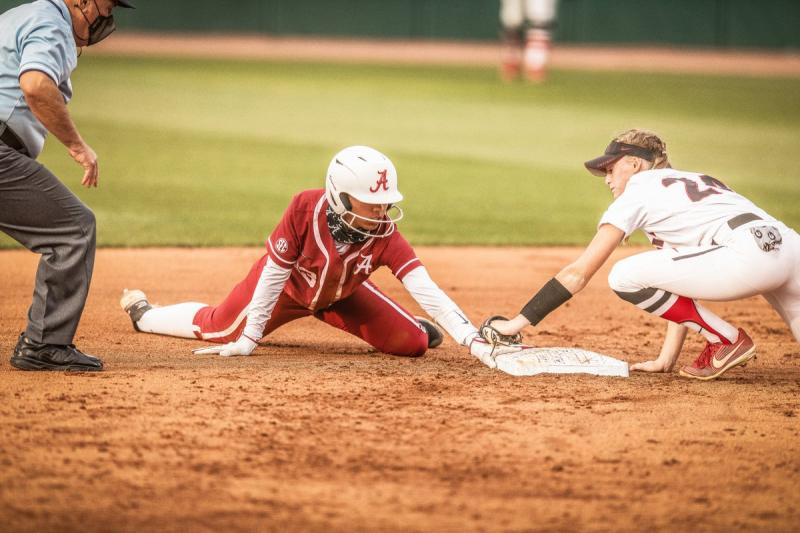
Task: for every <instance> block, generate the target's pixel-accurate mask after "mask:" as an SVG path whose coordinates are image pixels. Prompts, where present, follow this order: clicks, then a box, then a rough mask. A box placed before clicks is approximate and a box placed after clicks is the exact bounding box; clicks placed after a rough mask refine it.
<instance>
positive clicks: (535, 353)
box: [495, 348, 628, 378]
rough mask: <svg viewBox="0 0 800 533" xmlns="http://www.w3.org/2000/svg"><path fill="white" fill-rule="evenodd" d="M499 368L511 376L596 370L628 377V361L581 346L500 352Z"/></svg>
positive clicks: (498, 357) (602, 374)
mask: <svg viewBox="0 0 800 533" xmlns="http://www.w3.org/2000/svg"><path fill="white" fill-rule="evenodd" d="M495 361H496V362H497V369H498V370H502V371H503V372H506V373H507V374H511V375H512V376H535V375H537V374H594V375H595V376H618V377H623V378H626V377H628V363H626V362H625V361H620V360H619V359H614V358H613V357H609V356H607V355H601V354H599V353H595V352H590V351H588V350H581V349H580V348H526V349H524V350H521V351H519V352H514V353H509V354H504V355H498V356H497V357H496V358H495Z"/></svg>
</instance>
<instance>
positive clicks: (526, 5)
mask: <svg viewBox="0 0 800 533" xmlns="http://www.w3.org/2000/svg"><path fill="white" fill-rule="evenodd" d="M557 1H558V0H502V1H501V2H500V23H501V24H502V25H503V27H504V28H519V27H521V26H522V25H523V24H524V23H525V22H526V21H528V22H530V23H531V24H532V25H533V26H534V27H548V26H549V25H551V24H552V23H553V21H554V20H555V18H556V3H557Z"/></svg>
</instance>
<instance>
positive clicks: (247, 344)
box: [192, 335, 258, 357]
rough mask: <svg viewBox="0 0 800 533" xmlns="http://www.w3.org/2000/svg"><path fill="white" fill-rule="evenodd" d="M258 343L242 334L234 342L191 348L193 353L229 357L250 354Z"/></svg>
mask: <svg viewBox="0 0 800 533" xmlns="http://www.w3.org/2000/svg"><path fill="white" fill-rule="evenodd" d="M256 346H258V343H257V342H255V341H254V340H252V339H250V338H249V337H245V336H244V335H242V336H241V337H239V339H238V340H236V342H229V343H228V344H223V345H222V346H207V347H205V348H196V349H194V350H192V353H193V354H195V355H208V354H219V355H221V356H222V357H231V356H233V355H250V354H251V353H253V350H255V349H256Z"/></svg>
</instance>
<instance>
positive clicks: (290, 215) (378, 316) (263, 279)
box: [120, 146, 493, 363]
mask: <svg viewBox="0 0 800 533" xmlns="http://www.w3.org/2000/svg"><path fill="white" fill-rule="evenodd" d="M402 199H403V195H402V194H400V191H399V190H398V187H397V172H396V171H395V167H394V165H393V164H392V162H391V161H390V160H389V159H388V158H387V157H386V156H385V155H383V154H382V153H380V152H378V151H377V150H374V149H372V148H368V147H366V146H351V147H349V148H345V149H344V150H342V151H341V152H339V153H338V154H336V156H334V158H333V160H332V161H331V163H330V166H329V167H328V174H327V178H326V180H325V189H324V190H323V189H315V190H309V191H304V192H301V193H300V194H298V195H296V196H295V197H294V199H293V200H292V202H291V203H290V204H289V207H288V208H287V209H286V212H285V213H284V215H283V218H282V219H281V221H280V222H279V223H278V225H277V227H276V228H275V230H274V231H273V232H272V234H271V235H270V236H269V238H268V239H267V243H266V244H267V253H266V254H265V255H264V256H263V257H262V258H261V259H259V260H258V261H257V262H256V263H255V265H253V267H252V269H251V270H250V272H249V274H248V275H247V276H246V277H245V278H244V279H243V280H242V281H241V282H239V284H238V285H236V286H235V287H234V288H233V290H232V291H231V293H230V294H229V295H228V297H227V298H225V300H224V301H223V302H222V303H221V304H220V305H218V306H216V307H214V306H209V305H206V304H202V303H196V302H188V303H181V304H177V305H170V306H166V307H152V306H151V305H150V304H149V303H148V301H147V299H146V297H145V295H144V293H143V292H142V291H140V290H132V291H128V290H126V291H124V292H123V296H122V299H121V301H120V304H121V306H122V308H123V309H124V310H125V311H126V312H127V313H128V315H129V316H130V318H131V320H132V322H133V327H134V328H135V329H136V330H137V331H142V332H145V333H158V334H162V335H172V336H176V337H186V338H193V339H203V340H206V341H210V342H215V343H222V344H223V345H222V346H214V347H209V348H203V349H200V350H196V351H195V353H219V354H220V355H223V356H231V355H250V354H251V353H252V352H253V350H254V349H255V347H256V345H257V343H258V341H259V340H260V339H261V338H262V337H265V336H267V335H269V334H270V333H271V332H272V331H274V330H276V329H277V328H279V327H280V326H282V325H283V324H286V323H287V322H290V321H292V320H296V319H298V318H302V317H305V316H314V317H315V318H317V319H318V320H322V321H323V322H326V323H328V324H330V325H332V326H334V327H336V328H339V329H341V330H344V331H346V332H348V333H351V334H353V335H355V336H357V337H360V338H361V339H363V340H364V341H366V342H367V343H369V344H370V345H372V346H374V347H375V348H376V349H378V350H380V351H382V352H384V353H387V354H391V355H400V356H411V357H416V356H420V355H422V354H424V353H425V351H426V350H427V349H428V348H429V347H431V348H432V347H435V346H437V345H438V344H440V343H441V341H442V334H441V333H440V332H439V330H438V329H437V328H436V326H435V325H434V324H432V323H431V322H429V321H427V320H425V319H420V318H415V317H414V316H412V315H411V313H409V312H408V311H406V310H405V309H403V308H402V307H401V306H400V305H398V304H397V303H396V302H394V301H393V300H392V299H391V298H389V297H388V296H386V295H385V294H383V293H382V292H381V291H380V290H379V289H378V288H377V287H376V286H375V285H373V284H372V283H371V282H370V281H369V280H368V278H369V276H370V274H372V272H373V271H374V270H375V269H377V268H379V267H381V266H387V267H389V269H391V271H392V273H393V274H394V275H395V277H397V279H398V280H400V281H401V282H402V283H403V285H404V286H405V288H406V289H407V290H408V292H409V293H410V294H411V295H412V296H413V297H414V299H415V300H416V301H417V302H418V303H419V305H420V306H421V307H422V308H423V309H424V310H425V311H426V312H427V313H428V314H430V315H431V317H433V318H434V320H435V321H436V322H437V323H438V324H439V325H440V326H441V327H442V328H443V329H444V330H445V331H447V333H448V334H449V335H450V336H451V337H453V339H455V341H456V342H458V343H459V344H462V345H464V346H467V347H469V349H470V352H471V353H472V354H473V355H475V356H476V357H478V358H479V359H481V360H482V361H485V362H488V363H493V359H492V358H491V356H490V355H491V352H492V347H491V346H489V345H488V344H487V343H486V341H484V340H483V339H482V338H480V336H479V335H478V332H477V329H476V328H475V326H473V325H472V323H471V322H470V321H469V320H468V319H467V318H466V317H465V315H464V313H463V312H462V311H461V309H459V307H458V306H457V305H456V304H455V303H454V302H453V301H452V300H451V299H450V298H449V297H448V296H447V295H446V294H445V293H444V292H443V291H442V290H441V289H440V288H439V287H438V286H437V285H436V283H434V281H433V280H432V279H431V277H430V276H429V275H428V271H427V270H426V269H425V267H424V266H423V265H422V262H421V261H420V260H419V258H418V257H417V256H416V254H415V253H414V250H413V249H412V248H411V246H410V245H409V244H408V242H407V241H406V239H405V238H403V236H402V235H401V234H400V232H399V231H397V226H396V223H397V221H398V220H400V219H401V218H402V210H400V208H399V207H397V206H396V204H397V202H399V201H400V200H402Z"/></svg>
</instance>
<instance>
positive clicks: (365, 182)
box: [325, 146, 403, 238]
mask: <svg viewBox="0 0 800 533" xmlns="http://www.w3.org/2000/svg"><path fill="white" fill-rule="evenodd" d="M325 195H326V198H327V200H328V204H330V206H331V209H333V211H334V213H336V214H337V215H339V216H340V217H341V220H342V223H343V224H344V225H346V226H347V227H348V228H350V229H351V230H353V231H355V232H356V233H358V234H360V235H365V236H368V237H378V238H384V237H388V236H389V235H391V234H392V233H394V231H395V229H396V226H395V223H396V222H398V221H399V220H400V219H402V218H403V210H402V209H400V208H399V207H397V205H395V204H396V203H397V202H399V201H400V200H402V199H403V195H402V194H400V191H399V190H398V189H397V171H396V170H395V168H394V165H393V164H392V162H391V161H390V160H389V158H388V157H386V156H385V155H383V154H382V153H380V152H378V151H377V150H375V149H373V148H369V147H367V146H350V147H348V148H345V149H344V150H342V151H341V152H339V153H338V154H336V155H335V156H334V157H333V159H332V160H331V164H330V165H329V166H328V175H327V178H326V180H325ZM351 197H352V198H355V199H356V200H358V201H359V202H363V203H365V204H373V205H374V204H386V205H388V206H389V209H388V210H387V213H386V215H384V217H383V218H381V219H374V218H369V217H365V216H363V215H358V214H356V213H354V212H353V206H352V204H351V202H350V198H351ZM390 213H391V214H390ZM358 220H360V221H363V222H367V223H369V224H378V228H377V229H376V230H374V231H367V230H364V229H361V228H358V227H356V226H355V222H356V221H358Z"/></svg>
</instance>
